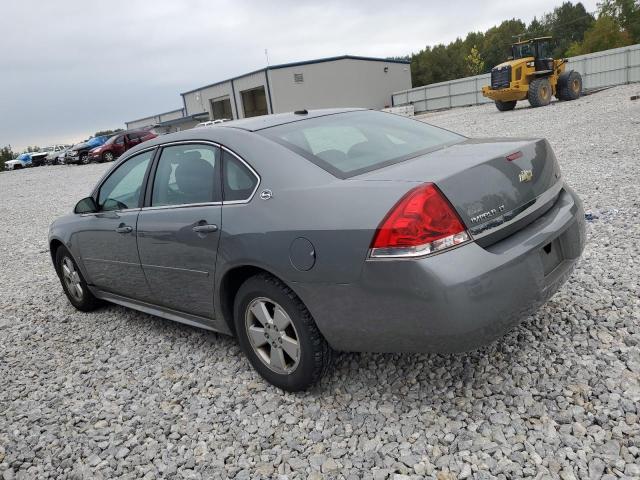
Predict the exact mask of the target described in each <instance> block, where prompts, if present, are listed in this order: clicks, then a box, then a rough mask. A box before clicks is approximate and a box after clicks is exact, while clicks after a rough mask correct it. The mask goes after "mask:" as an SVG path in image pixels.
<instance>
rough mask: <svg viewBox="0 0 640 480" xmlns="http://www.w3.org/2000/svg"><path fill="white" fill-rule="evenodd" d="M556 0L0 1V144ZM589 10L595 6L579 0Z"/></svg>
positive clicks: (70, 135) (408, 43) (435, 35)
mask: <svg viewBox="0 0 640 480" xmlns="http://www.w3.org/2000/svg"><path fill="white" fill-rule="evenodd" d="M558 4H559V2H558V1H552V0H543V1H541V2H537V3H531V2H528V1H524V0H513V1H512V2H509V3H508V4H506V3H504V2H498V1H491V2H482V4H480V3H479V2H472V1H469V0H467V1H460V0H458V1H455V0H454V1H450V2H433V1H424V0H422V1H419V0H409V1H404V2H389V1H388V0H387V1H382V0H371V1H367V2H364V1H363V2H341V1H338V0H326V1H316V2H311V1H308V0H297V1H296V0H284V1H274V2H260V1H258V0H253V1H251V0H236V1H229V0H221V1H206V0H184V1H177V2H176V1H167V0H156V1H154V2H146V1H138V0H126V1H125V0H113V1H111V2H91V1H81V0H60V1H57V2H43V1H36V0H22V1H14V0H5V1H4V2H3V5H2V7H0V26H1V27H2V30H1V31H2V41H1V42H0V65H1V66H0V72H1V74H0V145H4V144H12V145H13V146H14V147H18V148H22V147H25V146H26V145H34V144H39V145H44V144H45V143H55V142H69V141H76V140H81V139H83V138H86V137H87V136H89V135H90V134H91V133H93V132H95V131H96V130H99V129H103V128H115V127H122V126H123V124H124V122H125V121H126V120H131V119H134V118H139V117H143V116H146V115H151V114H155V113H159V112H163V111H167V110H172V109H174V108H179V107H181V106H182V105H181V99H180V96H179V93H180V92H183V91H186V90H189V89H192V88H195V87H198V86H200V85H205V84H208V83H212V82H214V81H218V80H223V79H225V78H228V77H230V76H234V75H238V74H242V73H244V72H247V71H251V70H254V69H257V68H261V67H263V66H264V65H265V64H266V57H265V53H264V51H265V49H268V53H269V61H270V63H271V64H276V63H286V62H291V61H298V60H307V59H313V58H319V57H325V56H334V55H343V54H352V55H368V56H379V57H386V56H392V55H406V54H409V53H411V52H415V51H418V50H420V49H421V48H424V47H425V46H426V45H432V44H435V43H441V42H445V43H446V42H449V41H452V40H455V38H456V37H458V36H465V35H466V33H467V32H469V31H477V30H486V29H487V28H489V27H491V26H493V25H495V24H497V23H500V22H501V21H502V20H504V19H507V18H514V17H518V18H523V19H525V20H530V19H531V18H533V16H534V15H538V16H539V15H541V14H543V13H545V12H549V11H551V10H552V9H553V8H554V6H557V5H558ZM585 5H586V7H587V9H588V10H591V11H593V10H594V9H595V1H588V2H585Z"/></svg>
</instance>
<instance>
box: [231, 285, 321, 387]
mask: <svg viewBox="0 0 640 480" xmlns="http://www.w3.org/2000/svg"><path fill="white" fill-rule="evenodd" d="M234 323H235V329H236V334H237V335H238V341H239V343H240V347H241V348H242V350H243V351H244V353H245V355H246V356H247V357H248V359H249V361H250V362H251V365H253V368H255V369H256V370H257V371H258V373H259V374H260V375H261V376H262V377H263V378H264V379H265V380H267V381H268V382H269V383H271V384H272V385H275V386H276V387H278V388H281V389H283V390H287V391H290V392H296V391H300V390H305V389H307V388H309V387H310V386H311V385H313V384H315V383H317V382H318V381H319V380H320V379H321V378H322V376H323V375H324V374H325V373H326V371H327V370H328V369H329V367H330V365H331V360H332V350H331V347H329V344H328V343H327V342H326V340H325V339H324V337H323V336H322V334H321V333H320V331H319V330H318V327H317V326H316V324H315V322H314V320H313V318H312V317H311V314H310V313H309V310H307V308H306V307H305V306H304V304H303V303H302V301H301V300H300V299H299V298H298V297H297V296H296V294H295V293H293V291H292V290H291V289H290V288H289V287H287V286H286V285H285V284H284V283H282V282H281V281H279V280H277V279H276V278H274V277H272V276H270V275H267V274H264V275H257V276H254V277H251V278H249V279H248V280H247V281H246V282H245V283H244V284H243V285H242V286H241V287H240V289H239V290H238V293H237V295H236V299H235V304H234Z"/></svg>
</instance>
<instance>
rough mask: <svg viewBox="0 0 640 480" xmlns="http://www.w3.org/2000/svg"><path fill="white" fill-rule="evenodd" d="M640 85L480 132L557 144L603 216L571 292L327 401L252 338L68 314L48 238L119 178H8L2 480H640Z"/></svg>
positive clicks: (345, 364) (63, 173) (472, 112)
mask: <svg viewBox="0 0 640 480" xmlns="http://www.w3.org/2000/svg"><path fill="white" fill-rule="evenodd" d="M634 93H640V86H639V85H632V86H625V87H618V88H614V89H610V90H607V91H604V92H601V93H598V94H596V95H592V96H588V97H585V98H582V99H580V100H578V101H575V102H569V103H557V104H553V105H551V106H549V107H546V108H541V109H535V110H534V109H529V108H527V109H516V110H515V111H513V112H507V113H499V112H498V111H497V110H495V108H494V107H493V106H492V105H486V106H480V107H472V108H465V109H458V110H452V111H447V112H440V113H436V114H430V115H428V116H426V117H425V118H426V119H427V121H430V122H432V123H434V124H436V125H441V126H443V127H447V128H451V129H454V130H457V131H460V132H462V133H464V134H467V135H470V136H545V137H547V138H548V139H549V140H550V142H551V144H552V145H553V147H554V148H555V151H556V153H557V156H558V158H559V160H560V163H561V166H562V169H563V173H564V175H565V177H566V179H567V181H568V182H569V183H570V184H571V185H572V186H573V187H574V188H575V189H576V190H577V191H578V193H579V194H580V195H581V196H582V198H583V199H584V202H585V207H586V209H587V210H589V211H590V212H591V213H592V220H591V221H590V222H588V238H589V240H588V245H587V248H586V251H585V254H584V258H583V260H582V262H581V264H580V265H579V267H578V268H577V269H576V271H575V273H574V274H573V276H572V277H571V279H570V280H569V281H568V283H567V284H566V285H565V286H564V287H563V288H562V289H561V291H560V292H559V293H557V294H556V295H555V296H554V297H553V298H552V299H551V300H550V301H549V302H548V303H547V304H546V305H545V306H544V307H543V308H541V309H540V310H539V311H538V312H537V313H535V314H534V315H533V316H531V317H530V318H528V319H526V320H525V321H524V322H523V324H522V326H520V327H519V328H517V329H516V330H515V331H514V332H512V333H511V334H509V335H508V336H506V337H505V338H504V339H503V340H501V341H499V342H497V343H495V344H493V345H491V346H489V347H486V348H484V349H482V350H480V351H476V352H473V353H469V354H465V355H449V356H445V355H379V354H366V355H365V354H362V355H358V354H342V355H340V356H339V357H338V359H337V365H336V368H335V371H334V372H333V373H332V374H331V375H330V376H329V377H328V378H327V379H326V380H325V381H324V382H323V383H322V384H321V385H319V386H318V387H316V388H315V389H314V390H312V391H309V392H307V393H304V394H286V393H282V392H281V391H279V390H277V389H275V388H273V387H271V386H269V385H267V384H265V382H263V381H262V380H261V379H260V378H259V377H258V376H257V374H256V373H254V371H253V370H252V369H251V368H250V366H249V364H248V362H247V361H246V360H245V359H244V357H243V356H242V355H241V353H240V351H239V349H238V346H237V344H236V342H235V340H233V339H231V338H228V337H224V336H220V335H216V334H212V333H209V332H205V331H201V330H197V329H195V328H190V327H186V326H183V325H179V324H176V323H172V322H169V321H165V320H161V319H158V318H155V317H151V316H148V315H144V314H141V313H137V312H134V311H130V310H126V309H124V308H120V307H116V306H112V307H106V308H103V309H101V310H99V311H97V312H95V313H92V314H82V313H80V312H76V311H75V310H74V309H73V308H72V307H71V306H70V304H69V303H68V302H67V301H66V299H65V298H64V296H63V294H62V289H61V287H60V285H59V283H58V280H57V278H56V277H55V275H54V271H53V268H52V266H51V264H50V260H49V254H48V251H47V244H46V235H47V227H48V224H49V223H50V222H51V220H53V219H54V218H55V217H56V216H58V215H61V214H63V213H65V212H67V211H69V210H70V209H71V208H72V206H73V204H74V202H75V200H77V199H79V198H81V197H82V196H84V194H86V193H87V192H88V191H89V190H90V188H91V186H92V185H93V184H94V182H95V181H96V179H97V178H98V177H99V176H100V175H101V174H102V172H104V170H105V169H106V168H107V165H89V166H82V167H76V166H64V167H60V166H55V167H42V168H37V169H30V170H25V171H19V172H7V173H2V174H0V218H1V219H2V227H1V229H0V253H1V257H0V258H1V259H2V261H1V265H0V312H1V316H0V476H2V475H3V476H4V479H7V480H8V479H11V478H30V479H31V478H115V477H120V478H139V477H145V478H158V477H165V478H226V477H235V478H256V477H264V478H270V477H277V476H278V475H282V478H292V479H293V478H320V477H323V476H325V477H329V478H332V477H346V478H375V479H383V478H396V479H404V478H423V477H425V476H426V477H436V476H437V478H438V479H439V480H443V479H453V478H460V479H463V478H479V479H485V478H494V477H497V478H509V479H510V478H520V477H536V478H550V477H551V478H554V477H560V478H562V479H564V480H568V479H573V478H594V479H595V478H601V477H602V476H603V475H604V477H603V478H609V479H612V478H619V477H628V478H638V477H640V422H639V419H638V415H639V414H640V412H639V404H640V383H639V380H640V326H639V324H638V322H639V317H640V301H639V296H640V287H639V284H638V282H639V280H638V278H639V275H638V267H639V266H640V265H639V263H640V228H639V226H638V215H639V213H640V206H639V200H638V198H639V196H640V185H639V182H638V176H637V175H638V156H639V152H640V101H635V102H633V101H630V100H629V96H630V95H631V94H634Z"/></svg>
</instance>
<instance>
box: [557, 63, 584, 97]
mask: <svg viewBox="0 0 640 480" xmlns="http://www.w3.org/2000/svg"><path fill="white" fill-rule="evenodd" d="M557 88H558V92H557V93H558V94H557V97H558V98H559V99H560V100H576V99H578V98H580V94H581V93H582V76H581V75H580V74H579V73H578V72H576V71H573V70H572V71H570V72H564V73H563V74H562V75H560V77H558V87H557Z"/></svg>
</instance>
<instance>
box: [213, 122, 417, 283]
mask: <svg viewBox="0 0 640 480" xmlns="http://www.w3.org/2000/svg"><path fill="white" fill-rule="evenodd" d="M220 130H229V131H231V130H235V129H231V128H221V129H220ZM225 133H226V137H227V138H224V136H223V135H220V136H219V141H220V143H222V144H223V145H225V146H227V147H229V148H231V149H232V150H234V151H235V152H236V153H237V154H238V155H240V156H241V157H242V158H244V159H245V160H246V161H247V162H248V163H249V164H250V165H251V166H252V167H253V168H254V169H255V170H256V171H257V172H258V173H259V175H260V177H261V181H260V185H259V187H258V189H257V192H256V194H255V196H254V197H253V199H252V200H251V202H249V203H248V204H238V205H226V206H224V207H223V211H222V235H221V239H220V248H219V252H218V264H217V265H218V266H217V269H216V276H217V277H220V276H222V275H224V273H225V272H227V271H228V270H229V269H232V268H234V267H236V266H240V265H254V266H258V267H261V268H264V269H265V270H268V271H270V272H271V273H273V274H274V275H277V276H278V277H280V278H281V279H282V280H284V281H285V282H287V283H289V284H290V285H291V283H296V282H324V283H350V282H353V281H355V280H356V279H357V278H358V276H359V274H360V272H361V269H362V265H363V262H364V261H365V259H366V256H367V253H368V249H369V245H370V243H371V240H372V238H373V235H374V233H375V229H376V228H377V226H378V225H379V223H380V222H381V221H382V219H383V217H384V216H385V215H386V214H387V212H388V211H389V209H390V208H391V207H392V206H393V205H394V204H395V203H396V202H397V201H398V199H399V198H400V197H402V195H404V194H405V193H406V192H407V191H408V190H409V189H411V188H412V186H413V184H412V183H411V182H389V181H365V180H363V181H358V180H340V179H337V178H336V177H334V176H332V175H331V174H329V173H328V172H326V171H324V170H322V169H321V168H320V167H318V166H316V165H314V164H312V163H311V162H309V161H308V160H306V159H304V158H302V157H300V156H298V155H296V154H295V153H293V152H290V151H289V150H287V149H286V148H284V147H282V146H280V145H278V144H276V143H274V142H271V141H270V140H267V139H265V138H263V137H261V136H259V135H258V134H255V133H249V132H244V131H238V130H236V131H235V132H233V131H232V132H225ZM232 137H233V138H232ZM266 189H268V190H271V191H272V193H273V196H272V198H270V199H269V200H263V199H261V198H260V192H262V191H263V190H266ZM298 237H303V238H306V239H307V240H309V241H310V242H311V243H312V244H313V246H314V250H315V264H314V266H313V268H311V269H310V270H308V271H301V270H298V269H297V268H296V267H294V265H293V264H292V262H291V260H290V246H291V243H292V242H293V241H294V240H295V239H296V238H298ZM294 290H295V288H294Z"/></svg>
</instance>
